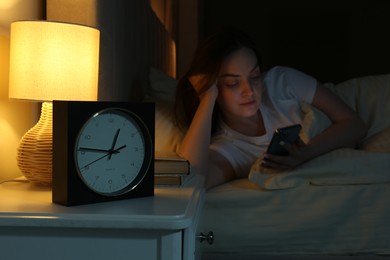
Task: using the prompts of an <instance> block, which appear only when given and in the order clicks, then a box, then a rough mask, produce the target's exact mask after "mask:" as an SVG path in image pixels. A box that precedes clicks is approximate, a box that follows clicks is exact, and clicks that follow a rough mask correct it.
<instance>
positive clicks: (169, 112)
mask: <svg viewBox="0 0 390 260" xmlns="http://www.w3.org/2000/svg"><path fill="white" fill-rule="evenodd" d="M176 86H177V80H175V79H174V78H172V77H170V76H168V75H166V74H165V73H164V72H162V71H159V70H157V69H154V68H151V69H150V73H149V90H148V94H147V97H145V99H144V101H147V102H155V103H156V122H155V123H156V125H155V150H156V151H167V152H171V151H174V152H177V150H178V148H179V146H180V143H181V140H182V139H183V136H184V131H182V130H180V129H179V128H178V127H177V126H176V124H175V117H174V113H173V105H174V101H175V95H176Z"/></svg>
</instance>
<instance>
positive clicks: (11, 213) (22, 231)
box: [0, 177, 205, 260]
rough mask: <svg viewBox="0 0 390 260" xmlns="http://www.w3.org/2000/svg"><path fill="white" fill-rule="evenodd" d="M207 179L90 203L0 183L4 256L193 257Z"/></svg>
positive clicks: (0, 234)
mask: <svg viewBox="0 0 390 260" xmlns="http://www.w3.org/2000/svg"><path fill="white" fill-rule="evenodd" d="M204 194H205V192H204V189H203V179H202V178H200V177H196V178H194V181H193V183H192V184H191V185H189V186H188V187H184V188H156V189H155V196H153V197H146V198H139V199H130V200H123V201H115V202H107V203H98V204H91V205H83V206H75V207H65V206H61V205H57V204H53V203H52V200H51V189H48V188H40V187H35V186H32V185H30V184H28V183H14V182H10V183H4V184H1V185H0V248H1V250H0V258H1V259H9V260H11V259H41V260H42V259H50V260H52V259H56V260H58V259H72V260H73V259H105V260H114V259H115V260H116V259H141V260H144V259H147V260H148V259H162V260H163V259H167V260H175V259H194V258H195V250H196V247H197V246H196V243H197V242H196V238H195V236H196V234H195V232H196V230H197V225H198V221H199V217H200V213H201V209H202V206H203V199H204Z"/></svg>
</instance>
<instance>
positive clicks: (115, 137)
mask: <svg viewBox="0 0 390 260" xmlns="http://www.w3.org/2000/svg"><path fill="white" fill-rule="evenodd" d="M120 131H121V129H120V128H118V130H116V133H115V136H114V139H113V140H112V145H111V149H110V150H109V151H110V154H109V155H108V160H110V159H111V156H112V151H114V148H115V144H116V140H118V136H119V132H120Z"/></svg>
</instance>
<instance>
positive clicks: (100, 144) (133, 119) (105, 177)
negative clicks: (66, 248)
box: [52, 101, 155, 206]
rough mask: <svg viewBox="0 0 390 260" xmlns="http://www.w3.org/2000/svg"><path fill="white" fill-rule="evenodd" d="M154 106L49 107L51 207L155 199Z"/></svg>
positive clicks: (89, 104) (61, 103)
mask: <svg viewBox="0 0 390 260" xmlns="http://www.w3.org/2000/svg"><path fill="white" fill-rule="evenodd" d="M154 122H155V106H154V103H130V102H101V101H98V102H88V101H87V102H86V101H54V102H53V187H52V188H53V193H52V194H53V197H52V199H53V202H54V203H58V204H62V205H65V206H74V205H81V204H89V203H98V202H107V201H113V200H122V199H130V198H137V197H145V196H152V195H153V194H154Z"/></svg>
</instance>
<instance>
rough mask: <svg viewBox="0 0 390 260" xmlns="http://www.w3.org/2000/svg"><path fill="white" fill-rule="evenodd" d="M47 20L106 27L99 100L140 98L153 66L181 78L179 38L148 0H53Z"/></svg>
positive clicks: (101, 48)
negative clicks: (172, 32) (177, 51)
mask: <svg viewBox="0 0 390 260" xmlns="http://www.w3.org/2000/svg"><path fill="white" fill-rule="evenodd" d="M46 5H47V20H53V21H63V22H73V23H79V24H85V25H89V26H92V27H96V28H98V29H99V30H100V37H101V39H100V64H99V93H98V98H99V100H107V101H139V100H141V99H142V98H143V96H144V94H145V92H146V90H147V87H148V86H147V84H148V75H149V70H150V68H151V67H153V68H156V69H159V70H161V71H163V72H165V73H166V74H168V75H170V76H172V77H175V76H176V60H175V59H176V57H175V42H174V40H173V39H172V37H171V36H170V35H169V33H168V32H167V30H166V29H165V27H164V25H163V24H162V23H161V22H160V20H159V19H158V18H157V16H156V15H155V13H154V12H153V10H152V8H151V6H150V5H149V2H148V1H147V0H131V1H128V0H115V1H107V0H85V1H74V0H47V4H46Z"/></svg>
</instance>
